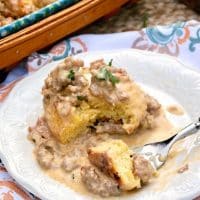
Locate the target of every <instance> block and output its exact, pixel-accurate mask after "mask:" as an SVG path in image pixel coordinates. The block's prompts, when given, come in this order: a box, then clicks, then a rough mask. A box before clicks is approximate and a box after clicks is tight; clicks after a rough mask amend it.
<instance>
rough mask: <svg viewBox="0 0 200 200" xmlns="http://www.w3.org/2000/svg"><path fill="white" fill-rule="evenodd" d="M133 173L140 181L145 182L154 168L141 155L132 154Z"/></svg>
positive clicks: (151, 174)
mask: <svg viewBox="0 0 200 200" xmlns="http://www.w3.org/2000/svg"><path fill="white" fill-rule="evenodd" d="M132 158H133V166H134V173H135V174H136V175H137V176H138V177H139V178H140V179H141V181H142V183H147V182H148V181H149V180H150V178H151V177H152V176H153V174H154V169H153V167H152V166H151V164H150V163H149V161H148V160H146V159H145V158H144V157H143V156H141V155H133V157H132Z"/></svg>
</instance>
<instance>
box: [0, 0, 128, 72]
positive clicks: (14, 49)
mask: <svg viewBox="0 0 200 200" xmlns="http://www.w3.org/2000/svg"><path fill="white" fill-rule="evenodd" d="M128 1H129V0H115V1H113V0H82V1H80V2H79V3H76V4H75V5H73V6H71V7H69V8H66V9H64V10H62V11H60V12H58V13H56V14H54V15H52V16H50V17H48V18H46V19H43V20H42V21H40V22H38V23H36V24H34V25H32V26H29V27H27V28H25V29H23V30H21V31H19V32H17V33H14V34H12V35H9V36H7V37H5V38H3V39H1V40H0V69H2V68H10V67H11V66H12V64H14V63H16V62H18V61H20V60H21V59H23V58H25V57H26V56H28V55H30V54H31V53H32V52H34V51H37V50H39V49H42V48H44V47H46V46H48V45H50V44H52V43H53V42H55V41H57V40H59V39H61V38H63V37H65V36H66V35H69V34H70V33H73V32H74V31H77V30H78V29H80V28H82V27H84V26H86V25H88V24H90V23H91V22H93V21H95V20H97V19H98V18H101V17H102V16H105V15H107V14H108V13H110V12H111V11H113V10H115V9H117V8H119V7H121V6H122V5H123V4H125V3H126V2H128Z"/></svg>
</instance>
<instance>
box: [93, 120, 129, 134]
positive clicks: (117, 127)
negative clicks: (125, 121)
mask: <svg viewBox="0 0 200 200" xmlns="http://www.w3.org/2000/svg"><path fill="white" fill-rule="evenodd" d="M95 128H96V132H97V133H110V134H113V133H119V134H126V131H125V130H124V129H123V128H122V125H121V124H114V123H111V122H103V123H101V124H100V125H98V126H96V127H95Z"/></svg>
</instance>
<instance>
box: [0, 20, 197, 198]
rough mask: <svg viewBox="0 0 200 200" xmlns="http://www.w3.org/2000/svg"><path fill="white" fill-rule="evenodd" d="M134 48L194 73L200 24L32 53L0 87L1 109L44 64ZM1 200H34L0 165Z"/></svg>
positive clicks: (83, 39)
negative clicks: (170, 58) (173, 59)
mask: <svg viewBox="0 0 200 200" xmlns="http://www.w3.org/2000/svg"><path fill="white" fill-rule="evenodd" d="M122 48H135V49H142V50H147V51H154V52H159V53H163V54H168V55H171V56H175V57H178V58H179V59H180V60H181V61H183V62H184V63H185V64H187V65H189V66H191V67H192V68H193V69H194V70H197V71H198V70H200V22H197V21H189V22H186V23H184V22H178V23H175V24H172V25H169V26H157V27H149V28H146V29H143V30H141V31H134V32H123V33H115V34H106V35H78V36H75V37H72V38H66V39H64V40H62V41H61V42H59V43H57V44H56V45H55V46H53V47H52V48H50V49H48V50H46V51H44V52H40V53H33V54H32V55H30V56H29V57H28V58H27V59H26V60H25V61H23V62H21V63H19V64H18V65H17V66H16V68H14V69H13V70H12V71H11V72H10V73H9V74H8V76H7V78H6V79H5V81H4V82H3V83H1V84H0V106H1V104H2V103H3V101H4V99H5V98H6V96H7V95H8V94H9V92H10V91H11V90H12V88H13V87H14V85H15V84H16V83H17V82H18V81H20V80H21V79H22V78H23V77H25V76H28V75H29V74H32V73H34V72H35V71H37V70H38V69H40V68H41V67H43V66H44V65H45V64H47V63H49V62H53V61H55V60H59V59H62V58H64V57H66V56H70V55H75V54H78V53H81V52H87V51H97V50H112V49H122ZM0 199H2V200H18V199H19V200H22V199H27V200H29V199H37V198H36V197H34V196H33V195H32V194H30V193H29V192H27V191H25V190H23V189H22V188H21V187H20V186H19V185H18V184H17V183H16V182H15V181H14V180H13V179H12V177H10V176H9V173H8V172H7V171H6V169H5V168H4V166H3V164H0Z"/></svg>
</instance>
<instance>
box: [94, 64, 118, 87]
mask: <svg viewBox="0 0 200 200" xmlns="http://www.w3.org/2000/svg"><path fill="white" fill-rule="evenodd" d="M97 78H98V79H99V80H105V81H110V82H111V83H112V84H113V85H114V86H115V84H116V83H119V79H118V78H117V77H116V76H114V75H113V74H112V73H111V72H110V71H109V70H107V69H106V68H105V67H104V68H101V69H100V70H99V73H98V74H97Z"/></svg>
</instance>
